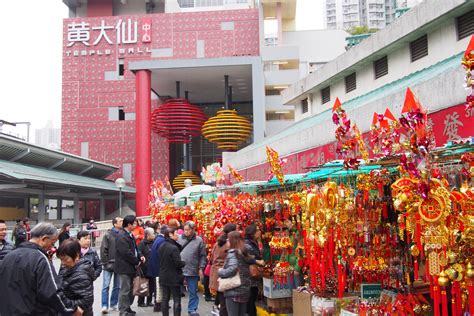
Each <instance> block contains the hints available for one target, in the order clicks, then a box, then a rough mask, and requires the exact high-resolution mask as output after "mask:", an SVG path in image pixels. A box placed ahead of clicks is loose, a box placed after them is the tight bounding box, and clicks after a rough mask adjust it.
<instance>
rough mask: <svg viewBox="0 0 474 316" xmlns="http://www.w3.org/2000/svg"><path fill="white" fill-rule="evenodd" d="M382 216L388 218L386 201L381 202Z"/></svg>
mask: <svg viewBox="0 0 474 316" xmlns="http://www.w3.org/2000/svg"><path fill="white" fill-rule="evenodd" d="M382 218H383V219H387V218H388V209H387V202H384V203H383V204H382Z"/></svg>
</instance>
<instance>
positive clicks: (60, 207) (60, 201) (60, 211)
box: [56, 198, 63, 219]
mask: <svg viewBox="0 0 474 316" xmlns="http://www.w3.org/2000/svg"><path fill="white" fill-rule="evenodd" d="M57 203H58V204H57V205H58V206H57V208H56V209H57V212H58V219H63V199H62V198H59V199H58V201H57Z"/></svg>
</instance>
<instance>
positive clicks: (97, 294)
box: [54, 259, 213, 316]
mask: <svg viewBox="0 0 474 316" xmlns="http://www.w3.org/2000/svg"><path fill="white" fill-rule="evenodd" d="M60 264H61V262H60V261H59V259H54V266H55V268H56V271H57V272H58V271H59V267H60ZM109 295H110V294H109ZM101 297H102V274H101V275H100V277H99V278H98V279H97V280H95V282H94V315H101V311H102V306H101ZM172 304H173V301H172V300H171V301H170V306H172ZM212 305H213V303H212V302H206V301H205V300H204V297H203V296H202V293H200V297H199V310H198V313H199V314H200V315H201V316H210V315H211V311H212ZM181 306H182V312H181V315H187V306H188V295H186V296H185V297H183V298H182V299H181ZM132 309H133V310H134V311H136V312H137V315H144V316H147V315H161V313H153V307H138V306H137V298H136V297H135V300H134V302H133V305H132ZM118 314H119V312H118V311H110V312H109V315H118ZM170 314H171V315H173V312H172V311H171V312H170Z"/></svg>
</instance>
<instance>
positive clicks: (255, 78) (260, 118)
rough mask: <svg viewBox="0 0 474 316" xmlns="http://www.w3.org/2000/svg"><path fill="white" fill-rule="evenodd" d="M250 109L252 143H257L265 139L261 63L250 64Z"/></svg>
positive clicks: (263, 84) (263, 85)
mask: <svg viewBox="0 0 474 316" xmlns="http://www.w3.org/2000/svg"><path fill="white" fill-rule="evenodd" d="M252 99H253V100H252V107H253V109H252V110H253V141H254V142H258V141H261V140H263V138H264V137H265V125H266V119H265V83H264V77H263V63H262V62H260V61H254V62H253V63H252Z"/></svg>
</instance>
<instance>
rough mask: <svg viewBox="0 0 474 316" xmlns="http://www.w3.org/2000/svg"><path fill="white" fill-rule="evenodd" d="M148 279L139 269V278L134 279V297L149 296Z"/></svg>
mask: <svg viewBox="0 0 474 316" xmlns="http://www.w3.org/2000/svg"><path fill="white" fill-rule="evenodd" d="M148 294H149V288H148V279H147V278H145V276H144V275H143V271H142V269H141V268H140V267H138V268H137V276H136V277H135V278H134V279H133V295H134V296H148Z"/></svg>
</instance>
